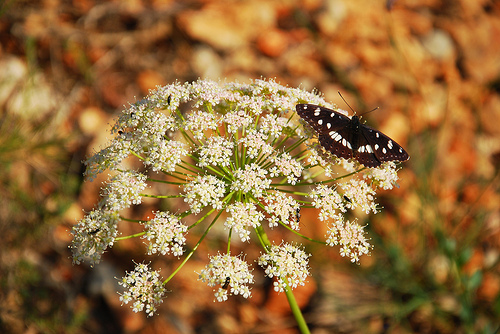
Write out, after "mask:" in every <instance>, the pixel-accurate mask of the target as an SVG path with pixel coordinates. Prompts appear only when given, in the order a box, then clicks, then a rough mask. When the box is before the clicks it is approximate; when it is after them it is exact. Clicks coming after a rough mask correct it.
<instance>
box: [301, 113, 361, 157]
mask: <svg viewBox="0 0 500 334" xmlns="http://www.w3.org/2000/svg"><path fill="white" fill-rule="evenodd" d="M296 110H297V114H299V116H300V117H302V118H303V119H304V120H305V121H306V122H307V123H309V125H311V127H312V128H313V129H314V130H315V131H316V132H317V133H318V139H319V142H320V144H321V146H323V147H324V148H325V149H326V150H328V151H330V152H331V153H332V154H335V155H336V156H337V157H340V158H345V159H349V158H351V157H352V147H351V143H350V141H349V138H350V133H349V130H350V127H349V125H350V123H351V119H350V118H349V117H347V116H345V115H342V114H341V113H338V112H336V111H335V110H332V109H328V108H325V107H321V106H317V105H314V104H297V106H296Z"/></svg>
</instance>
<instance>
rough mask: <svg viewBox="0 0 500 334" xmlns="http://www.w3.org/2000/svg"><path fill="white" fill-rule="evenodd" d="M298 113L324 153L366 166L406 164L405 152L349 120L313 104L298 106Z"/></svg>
mask: <svg viewBox="0 0 500 334" xmlns="http://www.w3.org/2000/svg"><path fill="white" fill-rule="evenodd" d="M295 108H296V110H297V114H299V116H300V117H302V119H304V120H305V121H306V122H307V123H309V125H310V126H311V127H312V128H313V129H314V130H315V131H316V132H317V133H318V139H319V142H320V144H321V146H323V147H324V148H325V149H326V150H328V151H329V152H331V153H332V154H334V155H336V156H337V157H339V158H345V159H349V158H353V159H355V160H357V161H358V162H359V163H360V164H362V165H364V166H366V167H378V166H380V165H381V164H382V163H383V162H387V161H406V160H408V159H410V156H409V155H408V153H407V152H406V151H405V150H404V148H402V147H401V145H399V144H398V143H396V142H395V141H394V140H392V139H391V138H389V137H387V136H386V135H385V134H383V133H382V132H380V131H378V130H375V129H373V128H371V127H369V126H367V125H364V124H362V123H361V122H360V120H359V116H356V115H354V116H352V117H351V118H349V117H347V116H345V115H343V114H341V113H339V112H337V111H335V110H332V109H328V108H325V107H321V106H317V105H314V104H297V105H296V107H295Z"/></svg>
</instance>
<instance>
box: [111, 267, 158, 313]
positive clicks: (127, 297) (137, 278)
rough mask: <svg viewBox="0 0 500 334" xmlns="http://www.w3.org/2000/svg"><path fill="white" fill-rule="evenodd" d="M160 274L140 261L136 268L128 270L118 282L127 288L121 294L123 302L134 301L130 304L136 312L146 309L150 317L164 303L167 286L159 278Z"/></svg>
mask: <svg viewBox="0 0 500 334" xmlns="http://www.w3.org/2000/svg"><path fill="white" fill-rule="evenodd" d="M159 278H160V274H159V273H158V272H157V271H155V270H151V269H150V268H149V265H147V264H144V263H140V264H137V263H136V266H135V269H134V270H133V271H131V272H128V273H127V274H126V275H125V277H123V278H122V279H121V281H119V282H118V284H120V285H121V286H123V287H124V288H125V292H123V294H121V295H120V301H121V302H122V305H123V304H128V303H129V302H133V303H132V305H131V306H130V307H131V308H132V310H133V311H134V312H136V313H137V312H141V311H145V312H146V314H147V315H148V316H149V317H150V316H152V315H153V314H154V313H155V312H156V307H157V306H158V305H160V304H161V303H163V298H164V295H165V287H164V286H163V283H162V281H161V280H160V279H159Z"/></svg>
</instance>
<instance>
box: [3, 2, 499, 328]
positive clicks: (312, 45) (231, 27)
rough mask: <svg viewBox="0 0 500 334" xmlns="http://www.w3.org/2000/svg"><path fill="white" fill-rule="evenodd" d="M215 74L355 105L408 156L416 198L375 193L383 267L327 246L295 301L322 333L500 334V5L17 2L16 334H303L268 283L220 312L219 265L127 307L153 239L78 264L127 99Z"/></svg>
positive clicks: (6, 292)
mask: <svg viewBox="0 0 500 334" xmlns="http://www.w3.org/2000/svg"><path fill="white" fill-rule="evenodd" d="M198 78H206V79H212V80H226V81H240V82H249V81H250V80H251V79H259V78H275V80H276V81H278V82H279V83H281V84H283V85H288V86H290V87H299V86H300V87H303V88H305V89H307V90H312V89H314V88H315V89H317V90H318V91H319V92H321V93H322V94H324V96H325V98H326V100H328V101H331V102H333V103H336V104H337V105H338V106H339V107H341V108H343V109H347V107H346V106H345V105H344V103H343V101H342V100H341V99H340V98H339V96H338V93H337V92H338V91H341V92H342V94H343V96H344V98H345V99H346V100H347V101H348V102H349V104H350V105H351V106H352V107H353V109H354V110H357V111H358V112H363V111H367V110H370V109H373V108H375V107H379V110H377V111H376V112H372V113H370V114H369V115H367V117H366V118H368V120H369V122H370V123H371V124H373V125H375V126H376V127H377V128H379V129H380V130H381V131H383V132H385V133H387V134H390V136H391V137H392V138H394V139H395V140H396V141H397V142H399V143H400V144H402V145H403V146H404V147H405V148H406V149H407V151H408V152H409V153H410V155H411V159H410V160H409V161H408V162H407V163H405V164H403V165H402V167H403V168H402V170H401V171H400V172H399V176H400V178H401V180H400V182H399V184H400V187H399V188H398V189H395V190H393V191H388V192H383V193H379V194H377V197H378V199H379V202H380V203H381V205H382V206H383V210H382V212H381V213H378V214H376V215H373V216H371V217H369V219H368V220H367V222H368V221H369V228H368V229H369V236H370V238H371V241H372V243H373V244H374V246H375V248H374V250H373V252H372V255H371V256H370V257H368V258H365V259H364V260H363V261H362V262H361V265H359V266H358V265H353V264H351V263H350V262H348V261H347V260H346V259H344V258H341V257H340V256H339V255H338V252H337V251H336V250H332V249H329V250H328V251H325V250H322V251H319V252H320V254H319V255H318V259H316V260H315V261H316V262H315V263H314V264H312V265H311V267H312V268H313V276H312V278H311V279H310V284H308V285H306V287H304V288H301V289H299V290H297V292H296V298H297V299H298V301H299V304H300V305H301V306H302V307H303V311H304V315H305V317H306V320H307V321H308V323H309V324H310V328H311V330H312V332H313V333H478V332H481V333H494V332H495V331H498V330H499V328H500V320H499V319H500V266H499V259H500V252H499V251H500V196H499V188H500V183H499V176H498V172H499V167H500V2H499V1H493V0H491V1H490V0H455V1H449V0H441V1H439V0H392V1H391V0H387V1H385V0H373V1H363V0H350V1H348V0H330V1H327V0H325V1H321V0H305V1H298V0H288V1H285V0H283V1H264V0H262V1H261V0H256V1H245V0H241V1H237V0H227V1H217V0H212V1H211V0H205V1H194V0H193V1H181V0H179V1H175V0H164V1H161V0H150V1H147V0H128V1H92V0H73V1H69V0H68V1H63V0H45V1H30V0H19V1H16V0H3V1H2V2H0V106H1V109H0V244H1V246H0V250H1V251H0V283H1V284H0V287H1V288H0V332H2V333H297V332H298V329H297V328H296V327H295V322H294V320H293V317H292V315H291V313H290V310H289V308H288V305H287V304H286V298H285V296H284V294H281V295H277V294H276V293H274V292H273V290H272V283H271V281H270V280H266V279H264V278H262V280H261V281H258V282H256V286H255V288H254V296H253V297H252V298H251V299H249V300H246V299H243V298H238V297H232V298H230V299H229V301H227V302H225V303H222V304H221V303H214V302H213V294H212V290H211V289H209V288H207V287H206V285H204V284H202V283H200V282H199V281H197V278H198V276H197V275H196V274H195V271H199V270H200V269H199V268H201V267H202V266H204V264H205V262H206V258H203V257H198V258H195V259H193V260H192V261H190V263H189V265H187V266H186V267H185V268H184V269H183V270H182V271H181V272H180V273H179V274H178V276H177V277H176V278H175V279H174V280H172V281H171V284H169V286H167V288H168V290H169V291H171V292H170V293H169V294H168V297H167V299H165V301H164V303H163V305H162V307H161V308H160V309H159V312H158V315H156V316H154V317H152V318H146V317H145V315H144V314H142V313H141V314H135V313H133V312H132V311H131V310H130V308H129V307H128V306H123V307H121V306H120V302H119V300H118V295H117V293H116V280H115V279H114V277H121V276H122V275H123V272H124V271H125V270H131V269H132V266H133V264H132V262H131V260H132V259H135V260H136V261H141V260H142V259H143V258H142V257H144V255H141V254H142V253H141V252H142V250H141V249H140V247H139V244H134V243H124V244H122V245H117V246H116V247H115V248H113V249H112V250H111V251H110V252H108V253H106V256H105V260H104V261H103V263H102V264H100V265H98V266H96V267H95V268H89V267H88V266H87V265H85V264H83V265H79V266H73V265H72V262H71V252H70V251H69V250H68V245H69V243H70V242H71V236H70V234H69V232H68V231H69V230H71V227H72V226H73V225H74V224H75V223H76V221H77V220H79V219H81V218H82V215H83V210H86V211H88V210H91V209H92V207H93V206H94V205H95V203H97V201H98V196H99V187H100V184H99V182H97V181H95V182H92V183H91V182H85V180H84V179H83V175H82V173H83V171H84V167H83V164H82V163H81V161H82V160H83V159H85V157H86V156H88V155H89V154H92V153H93V152H94V151H95V150H98V149H99V148H100V147H102V146H103V145H104V144H105V143H106V141H107V139H109V137H110V135H109V130H110V124H112V123H113V119H114V118H115V117H116V115H117V114H118V112H119V111H120V110H122V109H123V107H124V106H126V105H127V104H128V103H133V102H135V101H136V100H137V99H140V98H141V97H143V96H145V95H147V94H148V91H149V90H150V89H154V88H155V87H156V86H157V85H165V84H168V83H172V82H175V81H179V82H186V81H193V80H196V79H198ZM148 261H155V262H157V263H159V264H160V265H161V266H162V267H164V268H175V260H172V261H171V262H169V261H170V260H164V259H160V258H158V257H155V258H150V259H148Z"/></svg>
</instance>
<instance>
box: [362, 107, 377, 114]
mask: <svg viewBox="0 0 500 334" xmlns="http://www.w3.org/2000/svg"><path fill="white" fill-rule="evenodd" d="M378 108H380V107H375V108H373V109H372V110H370V111H367V112H364V113H362V114H361V115H359V116H363V115H366V114H368V113H370V112H372V111H375V110H377V109H378Z"/></svg>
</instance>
